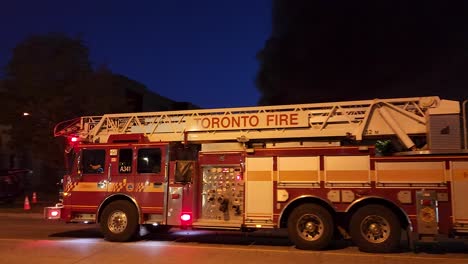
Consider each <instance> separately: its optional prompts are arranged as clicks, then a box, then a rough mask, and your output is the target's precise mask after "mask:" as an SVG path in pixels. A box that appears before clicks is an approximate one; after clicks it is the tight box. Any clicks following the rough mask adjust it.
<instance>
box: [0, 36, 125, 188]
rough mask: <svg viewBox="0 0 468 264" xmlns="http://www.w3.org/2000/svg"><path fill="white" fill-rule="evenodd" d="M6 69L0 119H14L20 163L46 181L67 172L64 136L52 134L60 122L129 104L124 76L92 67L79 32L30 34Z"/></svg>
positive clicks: (121, 109) (122, 108)
mask: <svg viewBox="0 0 468 264" xmlns="http://www.w3.org/2000/svg"><path fill="white" fill-rule="evenodd" d="M5 75H6V76H5V77H6V78H5V80H4V81H3V82H2V92H3V93H4V94H3V95H2V96H1V99H0V100H1V102H0V103H1V104H2V105H4V106H6V107H5V108H4V109H3V111H2V112H0V116H1V119H0V121H2V122H3V123H6V124H11V131H10V134H11V145H12V147H13V148H14V149H15V150H16V152H17V153H21V154H22V157H23V161H19V163H20V164H25V163H26V164H29V165H28V166H33V167H35V168H34V172H35V174H40V175H35V177H39V178H40V181H41V183H42V184H43V186H54V184H53V183H54V182H55V181H56V180H57V179H58V177H60V176H61V175H62V174H63V170H62V169H61V168H63V150H64V144H65V143H66V142H65V140H64V139H63V138H54V136H53V129H54V126H55V125H56V124H57V123H59V122H61V121H64V120H68V119H72V118H75V117H78V116H83V115H99V114H103V113H107V112H124V111H126V110H127V109H128V106H127V105H126V98H125V95H124V91H125V89H126V88H127V87H124V84H123V82H122V81H120V79H121V78H120V77H119V76H117V75H114V74H112V72H111V71H110V70H109V69H107V68H106V67H100V68H99V69H98V70H97V71H93V69H92V67H91V62H90V60H89V52H88V48H87V47H86V46H85V45H84V43H83V41H82V40H81V39H79V38H70V37H68V36H66V35H63V34H49V35H37V36H31V37H29V38H26V39H25V40H24V41H22V42H21V43H19V44H18V45H17V46H16V47H15V48H14V50H13V56H12V58H11V60H10V61H9V63H8V65H7V67H6V74H5ZM23 113H28V115H23ZM30 164H32V165H30ZM23 166H24V165H23Z"/></svg>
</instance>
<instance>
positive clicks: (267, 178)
mask: <svg viewBox="0 0 468 264" xmlns="http://www.w3.org/2000/svg"><path fill="white" fill-rule="evenodd" d="M245 182H246V184H245V192H246V194H245V198H246V201H245V203H246V204H245V210H246V217H245V218H246V219H245V222H246V224H248V223H252V224H255V223H262V224H263V225H265V224H270V225H271V224H272V223H273V157H259V158H247V159H246V173H245Z"/></svg>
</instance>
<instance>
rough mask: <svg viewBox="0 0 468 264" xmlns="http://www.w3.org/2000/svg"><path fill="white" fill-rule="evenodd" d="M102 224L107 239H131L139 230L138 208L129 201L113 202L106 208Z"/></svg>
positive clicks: (101, 220) (117, 240)
mask: <svg viewBox="0 0 468 264" xmlns="http://www.w3.org/2000/svg"><path fill="white" fill-rule="evenodd" d="M100 225H101V231H102V233H103V234H104V237H105V239H106V240H109V241H115V242H123V241H129V240H131V239H132V238H134V236H135V235H136V234H137V231H138V230H139V228H138V227H139V225H138V213H137V210H136V208H135V206H134V205H133V204H131V203H130V202H128V201H115V202H112V203H110V204H109V205H108V206H107V207H106V208H104V211H103V212H102V215H101V219H100Z"/></svg>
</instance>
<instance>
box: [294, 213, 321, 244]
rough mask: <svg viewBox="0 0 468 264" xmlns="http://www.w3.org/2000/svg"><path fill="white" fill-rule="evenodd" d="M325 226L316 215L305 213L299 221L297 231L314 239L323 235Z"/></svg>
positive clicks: (310, 239) (309, 238)
mask: <svg viewBox="0 0 468 264" xmlns="http://www.w3.org/2000/svg"><path fill="white" fill-rule="evenodd" d="M323 228H324V226H323V223H322V221H321V220H320V218H318V217H317V216H316V215H312V214H307V215H303V216H302V217H301V218H300V219H299V221H298V222H297V231H298V233H299V234H300V236H301V237H302V238H303V239H305V240H308V241H314V240H317V239H319V238H320V237H321V236H322V230H323Z"/></svg>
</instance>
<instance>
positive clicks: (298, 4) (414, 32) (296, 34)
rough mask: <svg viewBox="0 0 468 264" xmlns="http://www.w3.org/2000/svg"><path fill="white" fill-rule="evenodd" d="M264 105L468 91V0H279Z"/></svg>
mask: <svg viewBox="0 0 468 264" xmlns="http://www.w3.org/2000/svg"><path fill="white" fill-rule="evenodd" d="M274 3H275V9H274V13H273V21H274V23H273V34H272V37H271V38H270V39H269V40H268V41H267V42H266V45H265V47H264V48H263V49H262V50H261V51H260V52H259V56H258V57H259V61H260V70H259V72H258V74H257V87H258V89H259V91H260V92H261V94H262V97H261V100H260V104H283V103H307V102H323V101H335V100H352V99H371V98H378V97H380V98H382V97H404V96H422V95H441V96H443V97H447V98H449V99H452V98H453V99H460V98H459V97H463V96H465V94H463V89H461V87H465V86H466V85H467V84H468V77H467V75H466V74H464V72H465V71H466V69H467V68H468V57H467V56H466V54H467V52H466V48H465V47H466V45H467V44H468V37H467V36H468V35H467V34H466V33H467V32H468V22H467V20H466V19H464V17H465V14H466V12H467V11H468V6H467V5H466V4H465V3H464V2H463V1H458V0H454V1H450V2H442V1H419V0H415V1H403V0H391V1H386V0H385V1H362V2H358V3H357V2H355V1H345V0H340V1H325V0H318V1H308V0H298V1H286V0H276V1H274Z"/></svg>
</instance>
